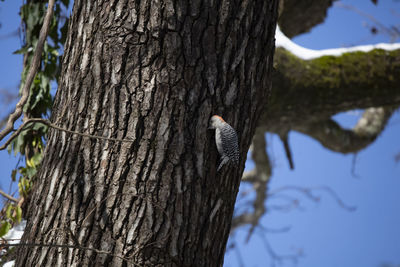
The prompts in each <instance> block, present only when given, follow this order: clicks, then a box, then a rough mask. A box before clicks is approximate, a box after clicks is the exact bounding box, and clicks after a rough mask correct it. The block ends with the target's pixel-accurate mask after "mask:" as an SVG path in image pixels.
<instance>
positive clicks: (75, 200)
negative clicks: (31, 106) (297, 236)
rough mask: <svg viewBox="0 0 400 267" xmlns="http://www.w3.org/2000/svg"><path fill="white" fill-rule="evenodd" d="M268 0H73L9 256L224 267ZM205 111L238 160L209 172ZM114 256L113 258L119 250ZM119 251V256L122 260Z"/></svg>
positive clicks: (254, 114) (261, 89)
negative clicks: (20, 225)
mask: <svg viewBox="0 0 400 267" xmlns="http://www.w3.org/2000/svg"><path fill="white" fill-rule="evenodd" d="M277 2H278V1H277V0H275V1H273V0H271V1H265V0H255V1H245V0H243V1H234V0H221V1H212V0H209V1H208V0H198V1H186V0H182V1H179V0H178V1H169V0H162V1H150V0H142V1H133V0H125V1H123V0H120V1H118V0H115V1H84V0H76V1H75V3H74V9H73V15H72V18H71V22H70V25H69V36H68V39H67V44H66V48H65V55H64V59H63V68H62V77H61V80H60V85H59V89H58V92H57V95H56V99H55V104H54V107H53V115H52V122H53V123H55V124H56V125H58V126H61V127H64V128H67V129H71V130H75V131H78V132H84V133H89V134H94V135H102V136H107V137H113V138H124V139H131V140H132V141H133V142H132V143H126V142H124V143H122V142H111V141H101V140H95V139H89V138H84V137H79V136H75V135H71V134H67V133H65V132H61V131H54V130H51V131H50V134H49V140H48V145H47V147H46V152H45V157H44V161H43V165H42V169H41V171H40V173H39V175H38V181H36V183H35V185H36V186H35V188H34V189H33V197H32V202H31V205H30V210H29V214H28V218H29V220H28V224H27V228H26V231H25V235H24V237H23V240H22V242H35V243H44V244H69V245H75V246H77V247H90V248H95V249H98V250H101V251H105V252H107V253H98V251H97V252H96V251H93V250H88V249H82V248H69V249H66V248H51V247H50V248H49V247H24V248H21V249H20V250H19V252H18V253H19V257H18V259H17V266H125V265H128V266H221V265H222V262H223V258H224V251H225V245H226V241H227V238H228V235H229V230H230V225H231V218H232V213H233V207H234V203H235V199H236V194H237V191H238V187H239V183H240V177H241V174H242V171H243V166H244V162H245V160H246V153H247V150H248V147H249V145H250V142H251V137H252V136H253V133H254V130H255V126H256V123H257V119H258V117H259V115H260V113H261V110H262V106H263V104H265V100H266V95H267V93H268V90H269V88H270V80H271V79H270V74H271V69H272V53H273V49H274V45H273V44H274V32H275V23H276V19H277ZM213 114H219V115H221V116H222V117H224V118H225V120H226V121H227V122H228V123H230V124H231V125H232V126H233V127H234V128H235V129H236V130H237V132H238V137H239V143H240V144H239V147H240V151H241V158H240V166H239V167H238V168H237V169H235V168H223V169H222V171H221V172H220V173H216V167H217V166H218V161H219V157H218V155H217V150H216V147H215V142H214V133H213V132H212V131H208V130H207V127H208V120H209V118H210V117H211V115H213ZM121 257H122V258H121ZM123 258H124V259H123Z"/></svg>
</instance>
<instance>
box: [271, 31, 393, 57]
mask: <svg viewBox="0 0 400 267" xmlns="http://www.w3.org/2000/svg"><path fill="white" fill-rule="evenodd" d="M275 39H276V40H275V45H276V47H283V48H285V49H286V50H288V51H289V52H291V53H292V54H293V55H295V56H297V57H299V58H301V59H304V60H309V59H314V58H318V57H322V56H340V55H342V54H344V53H350V52H356V51H360V52H369V51H371V50H374V49H383V50H387V51H391V50H396V49H400V43H394V44H386V43H380V44H375V45H360V46H353V47H347V48H333V49H323V50H313V49H308V48H305V47H302V46H300V45H298V44H296V43H294V42H293V41H292V40H290V39H289V38H288V37H286V36H285V35H284V34H283V32H281V30H280V29H279V27H276V32H275Z"/></svg>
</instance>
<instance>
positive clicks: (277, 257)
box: [259, 232, 303, 266]
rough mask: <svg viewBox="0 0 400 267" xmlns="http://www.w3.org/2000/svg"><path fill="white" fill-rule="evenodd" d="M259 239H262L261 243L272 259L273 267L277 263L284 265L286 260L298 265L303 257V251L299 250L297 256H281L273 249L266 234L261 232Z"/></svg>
mask: <svg viewBox="0 0 400 267" xmlns="http://www.w3.org/2000/svg"><path fill="white" fill-rule="evenodd" d="M259 237H260V238H261V241H262V242H263V244H264V247H265V249H266V250H267V252H268V254H269V255H270V257H271V259H272V262H271V266H275V262H277V263H282V262H283V261H285V260H287V261H292V262H293V263H294V264H296V263H297V262H298V260H299V258H300V257H302V256H303V251H302V250H301V249H299V250H298V252H297V253H296V254H288V255H279V254H278V253H276V252H275V251H274V250H273V249H272V247H271V245H270V243H269V241H268V239H267V237H266V236H265V234H264V233H262V232H261V233H260V234H259Z"/></svg>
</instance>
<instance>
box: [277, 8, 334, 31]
mask: <svg viewBox="0 0 400 267" xmlns="http://www.w3.org/2000/svg"><path fill="white" fill-rule="evenodd" d="M332 2H333V0H302V1H298V0H284V1H280V4H281V5H282V4H283V11H282V13H281V15H280V17H279V25H280V27H281V29H282V31H283V32H284V33H285V34H286V36H288V37H290V38H292V37H294V36H296V35H299V34H301V33H305V32H308V31H309V30H311V29H312V28H313V27H314V26H315V25H317V24H320V23H322V22H324V20H325V17H326V14H327V10H328V8H329V7H330V6H332Z"/></svg>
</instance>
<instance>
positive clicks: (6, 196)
mask: <svg viewBox="0 0 400 267" xmlns="http://www.w3.org/2000/svg"><path fill="white" fill-rule="evenodd" d="M0 195H2V196H3V197H5V198H7V199H8V200H10V201H12V202H15V203H18V199H16V198H15V197H13V196H11V195H9V194H7V193H6V192H4V191H3V190H1V189H0Z"/></svg>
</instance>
